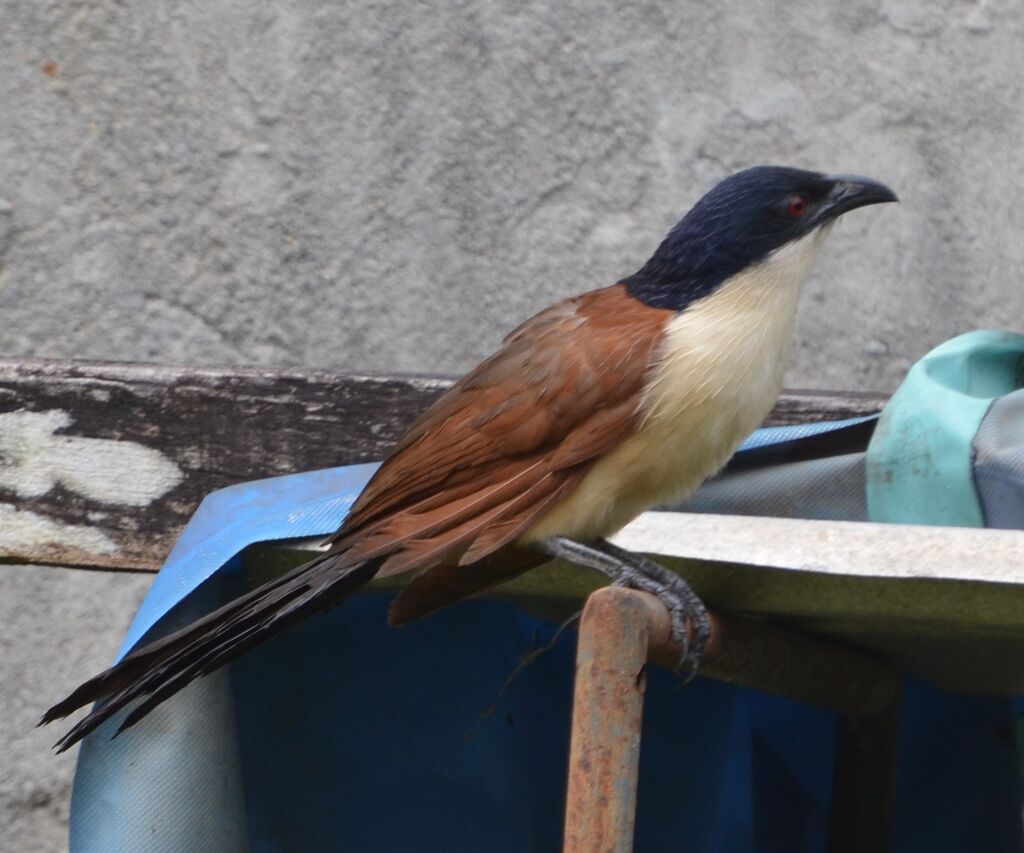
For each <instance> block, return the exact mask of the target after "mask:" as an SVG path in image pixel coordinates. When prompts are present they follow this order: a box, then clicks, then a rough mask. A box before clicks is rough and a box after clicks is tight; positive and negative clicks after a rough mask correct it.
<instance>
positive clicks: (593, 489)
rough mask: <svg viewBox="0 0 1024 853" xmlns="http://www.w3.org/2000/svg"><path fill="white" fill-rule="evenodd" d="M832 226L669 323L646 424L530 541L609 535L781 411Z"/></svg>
mask: <svg viewBox="0 0 1024 853" xmlns="http://www.w3.org/2000/svg"><path fill="white" fill-rule="evenodd" d="M827 230H828V229H827V228H826V229H818V230H816V231H813V232H811V233H810V234H808V235H807V236H805V237H803V238H802V239H800V240H798V241H795V242H793V243H790V244H787V245H785V246H783V247H782V248H781V249H778V250H777V251H775V252H773V253H772V254H771V255H769V256H768V257H767V258H765V259H764V260H763V261H761V262H760V263H758V264H755V265H753V266H751V267H749V268H748V269H746V270H744V271H743V272H742V273H740V274H738V275H736V276H733V277H732V278H731V279H729V280H728V281H726V282H725V283H723V284H722V285H721V286H720V287H719V288H718V289H716V290H715V291H714V292H713V293H711V294H710V295H709V296H706V297H704V298H702V299H700V300H698V301H696V302H694V303H692V304H691V305H689V306H688V307H687V308H686V309H685V310H684V311H682V312H681V313H679V314H678V315H677V316H676V317H674V318H673V319H672V320H670V321H669V323H668V324H667V325H666V327H665V331H664V333H663V340H662V343H661V345H660V346H659V347H658V348H657V350H656V354H655V358H654V361H653V363H652V364H651V366H650V372H649V377H648V382H647V386H646V389H645V392H644V394H643V396H642V399H641V400H640V406H639V427H638V429H637V430H636V432H635V433H633V435H632V436H630V437H629V438H628V439H627V440H626V441H624V442H623V443H622V444H620V445H619V446H618V447H617V448H616V449H615V450H613V451H611V452H609V453H607V454H605V455H604V456H602V457H601V458H600V459H598V461H597V462H596V463H595V464H594V466H593V468H591V470H590V471H589V472H588V474H587V476H586V478H585V479H584V480H583V482H582V483H581V484H580V486H579V487H577V488H576V489H575V491H574V492H573V493H572V494H571V495H570V496H569V497H567V498H565V499H564V500H562V501H561V502H560V503H558V504H557V505H556V506H555V507H554V508H553V509H552V510H551V511H549V512H548V513H546V514H545V515H544V517H543V518H542V519H541V520H540V521H539V522H538V523H537V524H535V525H534V526H533V527H532V528H531V529H530V530H529V531H527V533H526V534H524V536H523V537H522V541H524V542H530V541H537V540H539V539H543V538H546V537H548V536H553V535H562V536H569V537H573V538H590V537H595V536H608V535H610V534H612V533H614V532H615V531H616V530H618V529H619V528H621V527H623V526H624V525H626V524H627V523H629V522H630V521H631V520H632V519H633V518H635V517H636V516H637V515H639V514H640V513H641V512H643V511H644V510H647V509H650V508H651V507H652V506H654V505H656V504H661V503H668V502H671V501H675V500H678V499H680V498H682V497H684V496H685V495H687V494H688V493H690V492H692V491H693V490H694V489H696V488H697V486H699V485H700V484H701V482H703V481H704V480H705V479H706V478H707V477H709V476H711V475H712V474H714V473H715V472H716V471H718V470H719V469H720V468H721V467H722V466H723V465H724V464H725V463H726V462H727V461H728V460H729V457H730V456H731V455H732V454H733V452H734V451H735V449H736V447H737V446H738V445H739V443H740V442H741V441H742V440H743V439H744V438H745V437H746V436H747V435H748V434H749V433H750V432H752V431H753V430H754V429H756V428H757V427H758V426H759V425H760V424H761V422H762V421H763V420H764V418H765V417H766V416H767V414H768V413H769V412H770V411H771V408H772V406H773V405H774V402H775V398H776V397H777V396H778V393H779V390H780V389H781V387H782V378H783V373H784V371H785V367H786V360H787V356H788V354H789V349H790V343H791V341H792V337H793V323H794V320H795V317H796V308H797V301H798V298H799V296H800V290H801V288H802V285H803V283H804V281H805V280H806V278H807V274H808V272H809V271H810V267H811V261H812V260H813V257H814V254H815V251H816V249H817V248H818V246H819V245H820V244H821V241H822V239H823V238H824V236H825V234H826V233H827Z"/></svg>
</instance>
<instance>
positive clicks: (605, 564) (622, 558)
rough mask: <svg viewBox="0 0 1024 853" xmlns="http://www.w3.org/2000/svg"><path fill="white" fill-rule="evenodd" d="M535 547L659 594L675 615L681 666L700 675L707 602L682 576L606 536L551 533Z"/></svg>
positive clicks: (617, 582)
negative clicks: (585, 537)
mask: <svg viewBox="0 0 1024 853" xmlns="http://www.w3.org/2000/svg"><path fill="white" fill-rule="evenodd" d="M534 547H536V548H538V549H539V550H541V551H543V552H544V553H545V554H547V555H548V556H549V557H556V558H558V559H561V560H565V561H566V562H569V563H574V564H575V565H578V566H585V567H587V568H588V569H595V570H596V571H599V572H601V574H603V575H605V576H606V577H608V578H610V579H611V581H612V583H613V584H615V585H616V586H625V587H629V588H630V589H638V590H642V591H643V592H649V593H651V594H652V595H655V596H657V597H658V598H659V599H660V600H661V602H662V603H663V604H664V605H665V606H666V607H667V608H668V612H669V614H670V615H671V617H672V639H673V640H675V641H676V642H677V643H679V645H680V646H682V649H683V654H682V658H681V659H680V668H682V667H683V666H688V667H689V670H690V675H689V678H693V676H694V675H696V674H697V668H698V667H699V666H700V656H701V652H702V651H703V649H704V643H705V641H706V640H707V638H708V633H709V631H710V623H709V622H708V613H707V610H706V609H705V608H704V603H703V602H702V601H701V600H700V598H698V597H697V594H696V593H695V592H694V591H693V590H692V589H690V586H689V584H687V583H686V581H684V580H683V579H682V578H681V577H679V575H677V574H676V573H675V572H671V571H669V570H668V569H666V568H665V567H664V566H662V565H659V564H658V563H656V562H654V560H651V559H648V558H647V557H645V556H643V555H642V554H636V553H634V552H632V551H627V550H626V549H625V548H620V547H619V546H618V545H613V544H612V543H611V542H609V541H607V540H606V539H595V540H592V541H589V542H586V543H584V542H577V541H576V540H575V539H569V538H568V537H566V536H551V537H549V538H548V539H545V540H543V541H541V542H537V543H535V544H534ZM687 621H689V623H690V625H691V627H692V628H693V641H692V642H690V641H689V640H688V638H689V632H688V631H687V630H686V623H687Z"/></svg>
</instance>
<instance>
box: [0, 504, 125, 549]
mask: <svg viewBox="0 0 1024 853" xmlns="http://www.w3.org/2000/svg"><path fill="white" fill-rule="evenodd" d="M0 545H2V546H3V549H4V550H5V551H12V550H14V549H33V548H38V547H40V546H42V545H59V546H60V547H61V549H63V550H69V549H78V550H81V551H87V552H90V553H93V554H113V553H115V552H116V551H117V550H118V547H117V543H115V542H114V541H113V540H112V539H110V538H108V537H107V536H105V535H104V534H103V533H101V532H100V531H99V530H97V529H96V528H94V527H85V526H83V525H80V524H62V523H61V522H59V521H54V520H53V519H52V518H47V517H46V516H45V515H40V514H39V513H37V512H32V511H31V510H27V509H18V508H17V507H16V506H14V504H7V503H0Z"/></svg>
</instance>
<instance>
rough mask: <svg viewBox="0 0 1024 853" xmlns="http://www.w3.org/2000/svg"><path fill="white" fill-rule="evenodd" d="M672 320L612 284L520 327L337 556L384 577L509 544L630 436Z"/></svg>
mask: <svg viewBox="0 0 1024 853" xmlns="http://www.w3.org/2000/svg"><path fill="white" fill-rule="evenodd" d="M670 316H672V312H670V311H665V310H659V309H652V308H649V307H647V306H645V305H643V304H642V303H640V302H638V301H636V300H634V299H632V298H631V297H630V296H629V295H628V294H627V293H626V292H625V288H624V287H623V286H622V285H615V286H613V287H608V288H604V289H602V290H597V291H592V292H590V293H587V294H584V295H582V296H580V297H577V298H575V299H570V300H567V301H565V302H562V303H560V304H558V305H555V306H553V307H552V308H549V309H548V310H546V311H544V312H542V313H540V314H538V315H537V316H535V317H534V318H532V319H531V320H529V321H527V322H526V323H524V324H523V325H522V326H520V327H519V328H518V329H516V330H515V331H514V332H513V333H512V334H511V335H509V336H508V337H507V338H506V339H505V342H504V344H503V346H502V347H501V349H499V350H498V352H496V353H495V354H494V355H493V356H491V357H490V358H489V359H487V360H486V361H484V362H483V363H482V364H480V365H479V366H478V367H477V368H476V369H475V370H473V371H472V372H470V373H469V374H468V375H466V376H465V377H464V378H463V379H462V380H460V381H459V382H458V383H456V384H455V385H454V386H453V387H452V388H451V389H450V390H449V391H448V392H447V393H446V394H444V395H443V396H442V397H441V398H440V399H439V400H438V401H437V402H436V403H435V404H434V405H433V406H432V407H431V408H430V409H429V410H428V411H427V412H425V413H424V414H423V415H422V416H421V417H420V419H419V420H418V421H417V422H416V423H415V424H414V425H413V426H412V427H411V428H410V430H409V431H408V433H407V434H406V435H405V436H404V437H403V439H402V440H401V441H400V442H399V444H398V445H397V446H396V448H395V449H394V451H393V452H392V454H391V455H390V456H389V457H388V459H387V460H386V461H385V462H384V464H383V465H382V466H381V468H380V469H379V470H378V471H377V473H376V475H375V476H374V477H373V479H372V480H371V481H370V482H369V484H367V486H366V488H365V489H364V491H363V493H362V494H361V495H360V497H359V499H358V500H357V501H356V504H355V506H353V508H352V512H351V513H350V514H349V516H348V518H347V519H346V521H345V523H344V525H343V526H342V527H341V529H340V530H339V531H338V533H337V534H335V536H334V537H333V539H332V549H331V550H332V552H333V553H336V554H339V555H341V554H344V558H343V559H344V562H345V563H346V564H348V563H352V564H354V563H356V562H359V561H362V560H365V559H370V558H380V557H383V558H385V560H384V563H383V565H382V567H381V571H380V575H381V576H386V575H390V574H395V573H397V572H401V571H406V570H409V569H416V568H427V567H429V566H433V565H437V564H438V563H439V562H441V561H442V560H448V561H451V560H452V559H453V558H455V559H458V558H461V557H464V558H466V559H465V560H462V562H474V561H477V560H480V559H483V558H484V557H486V556H487V555H488V554H490V553H492V552H493V551H495V550H497V549H499V548H501V547H503V546H504V545H506V544H508V543H509V542H511V541H512V540H513V539H514V538H515V536H516V535H518V533H519V532H520V531H522V530H524V529H525V528H526V526H528V525H529V523H530V522H532V521H533V520H534V519H536V518H537V517H538V516H539V515H540V513H541V512H543V510H544V509H545V508H547V507H549V506H550V505H551V504H552V503H553V502H554V501H555V500H557V499H559V498H560V497H563V496H565V494H566V493H567V491H568V490H570V489H571V488H572V487H574V486H575V485H576V484H577V483H578V482H579V480H580V479H581V477H582V474H583V473H585V471H586V469H587V468H588V467H589V465H590V464H591V463H592V462H593V461H594V460H595V459H596V458H597V457H599V456H600V455H601V454H603V453H605V452H607V451H608V450H610V449H612V448H613V447H615V446H616V445H617V444H618V443H619V442H620V441H622V440H623V439H624V438H625V437H626V436H627V435H629V433H630V432H631V431H632V430H633V428H634V426H635V414H636V410H637V405H638V403H639V398H640V394H641V392H642V389H643V384H644V378H645V376H646V373H647V369H648V365H649V362H650V357H651V350H652V347H653V346H654V345H655V344H656V342H657V341H658V339H659V337H660V334H661V331H662V329H663V327H664V324H665V322H666V321H667V319H668V318H669V317H670Z"/></svg>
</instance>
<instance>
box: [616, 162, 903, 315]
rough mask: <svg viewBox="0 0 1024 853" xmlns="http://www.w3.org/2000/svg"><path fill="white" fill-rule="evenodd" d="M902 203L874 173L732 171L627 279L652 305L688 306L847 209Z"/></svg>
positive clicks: (760, 168)
mask: <svg viewBox="0 0 1024 853" xmlns="http://www.w3.org/2000/svg"><path fill="white" fill-rule="evenodd" d="M896 200H897V199H896V194H895V193H894V192H893V191H892V190H890V189H889V188H888V187H887V186H885V185H884V184H880V183H878V182H877V181H873V180H870V179H868V178H861V177H857V176H853V175H822V174H819V173H818V172H807V171H804V170H802V169H790V168H786V167H784V166H755V167H754V168H752V169H746V170H744V171H742V172H737V173H736V174H735V175H731V176H729V177H728V178H726V179H725V180H724V181H722V182H721V183H720V184H718V186H716V187H715V188H714V189H713V190H711V191H710V192H709V193H708V194H707V195H705V196H704V197H703V198H702V199H701V200H700V201H698V202H697V203H696V204H695V205H694V206H693V208H692V209H691V210H690V212H689V213H687V214H686V216H684V217H683V218H682V220H681V221H680V222H679V224H678V225H676V226H675V228H673V229H672V230H671V231H670V232H669V233H668V236H667V237H666V238H665V240H664V241H663V242H662V244H661V245H660V246H659V247H658V250H657V251H656V252H655V253H654V255H653V256H652V257H651V259H650V260H649V261H648V262H647V263H646V264H645V265H644V266H643V268H642V269H641V270H640V271H639V272H637V273H635V274H634V275H631V276H629V277H628V278H626V279H624V281H625V283H626V287H627V289H628V290H629V292H630V293H631V294H632V295H633V296H634V297H636V298H637V299H640V300H642V301H643V302H645V303H647V304H648V305H651V306H652V307H656V308H672V309H675V310H682V309H683V308H685V307H686V306H687V305H689V304H690V303H691V302H693V301H695V300H697V299H700V298H701V297H702V296H706V295H708V294H709V293H711V292H712V291H713V290H714V289H715V288H716V287H718V285H720V284H722V283H723V282H725V281H727V280H728V279H730V278H732V277H733V276H734V275H736V274H737V273H739V272H742V271H743V270H745V269H747V268H748V267H750V266H752V265H754V264H757V263H759V262H761V261H763V260H765V259H766V258H767V257H768V256H769V255H771V254H772V253H773V252H775V251H776V250H778V249H781V248H782V247H783V246H785V245H787V244H789V243H793V242H795V241H797V240H800V239H801V238H803V237H806V236H807V235H809V234H810V233H811V232H813V231H816V230H817V229H819V228H821V227H822V226H824V225H828V224H829V223H831V222H833V221H834V220H835V219H836V217H838V216H840V215H841V214H843V213H846V212H848V211H850V210H853V209H854V208H857V207H864V206H865V205H869V204H879V203H882V202H888V201H896Z"/></svg>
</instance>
